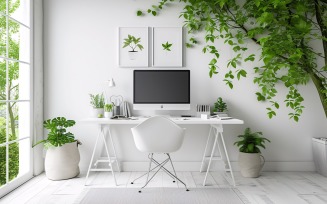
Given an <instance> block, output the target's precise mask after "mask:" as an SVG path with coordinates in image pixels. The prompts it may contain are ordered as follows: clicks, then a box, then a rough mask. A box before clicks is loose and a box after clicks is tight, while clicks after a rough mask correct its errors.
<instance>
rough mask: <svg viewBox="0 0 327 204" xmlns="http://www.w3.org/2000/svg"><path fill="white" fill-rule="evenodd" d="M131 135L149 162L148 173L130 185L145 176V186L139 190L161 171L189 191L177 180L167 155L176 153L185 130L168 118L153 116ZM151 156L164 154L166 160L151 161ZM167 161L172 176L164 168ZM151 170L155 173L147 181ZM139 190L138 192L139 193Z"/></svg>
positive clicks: (135, 128)
mask: <svg viewBox="0 0 327 204" xmlns="http://www.w3.org/2000/svg"><path fill="white" fill-rule="evenodd" d="M132 133H133V137H134V142H135V145H136V147H137V149H138V150H140V151H141V152H146V153H148V154H149V155H148V157H149V159H150V161H149V169H148V172H147V173H145V174H143V175H142V176H140V177H138V178H136V179H135V180H134V181H133V182H131V184H133V183H134V182H135V181H136V180H137V179H139V178H141V177H143V176H145V175H147V179H146V182H145V185H144V186H143V187H142V188H141V189H143V188H144V187H145V186H146V185H147V184H148V183H149V182H150V181H151V180H152V178H153V177H154V176H155V175H156V174H157V173H158V171H159V170H161V169H162V170H163V171H164V172H166V173H167V174H168V175H169V176H170V177H172V178H173V179H174V181H173V182H175V180H178V181H179V182H181V183H182V184H184V186H185V189H186V191H189V190H188V189H187V187H186V185H185V183H184V182H183V181H181V180H180V179H179V178H177V176H176V171H175V168H174V165H173V162H172V160H171V158H170V155H169V153H172V152H176V151H177V150H179V149H180V147H181V146H182V143H183V139H184V134H185V129H184V128H181V127H179V126H178V125H176V124H175V123H174V122H173V121H172V120H170V119H168V118H165V117H162V116H155V117H152V118H149V119H147V120H146V121H144V122H142V123H141V124H139V125H138V126H136V127H134V128H132ZM153 154H166V155H167V159H166V160H164V161H163V162H158V161H156V160H155V159H153ZM169 161H170V163H171V166H172V168H173V171H174V174H173V173H171V172H170V171H169V170H168V169H167V168H165V167H164V165H165V164H166V163H167V162H169ZM152 163H154V164H155V165H156V166H155V167H153V168H152V169H151V164H152ZM156 169H157V170H156ZM153 170H156V172H155V173H154V174H153V175H152V177H151V178H150V179H149V174H150V172H151V171H153ZM141 189H140V190H139V192H140V193H141Z"/></svg>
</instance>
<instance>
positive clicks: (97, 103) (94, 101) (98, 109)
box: [90, 94, 105, 118]
mask: <svg viewBox="0 0 327 204" xmlns="http://www.w3.org/2000/svg"><path fill="white" fill-rule="evenodd" d="M90 98H91V101H90V103H91V105H92V107H93V114H92V116H93V117H96V118H102V117H103V112H104V110H103V108H104V104H105V102H104V97H103V94H95V95H93V94H90Z"/></svg>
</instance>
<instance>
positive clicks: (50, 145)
mask: <svg viewBox="0 0 327 204" xmlns="http://www.w3.org/2000/svg"><path fill="white" fill-rule="evenodd" d="M74 125H75V121H74V120H67V119H66V118H65V117H56V118H53V119H48V120H45V121H44V122H43V127H44V128H45V129H47V130H49V133H48V137H47V138H46V139H44V140H41V141H38V142H37V143H35V145H33V147H35V146H36V145H38V144H41V143H43V144H44V147H45V148H46V149H47V153H46V156H45V163H44V166H45V173H46V176H47V177H48V178H49V179H51V180H62V179H68V178H73V177H76V176H77V175H78V174H79V172H80V171H79V166H78V163H79V161H80V154H79V151H78V144H81V143H80V142H79V141H77V140H76V139H75V138H74V135H73V134H72V133H71V132H67V130H66V128H68V127H72V126H74Z"/></svg>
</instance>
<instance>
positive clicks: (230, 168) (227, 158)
mask: <svg viewBox="0 0 327 204" xmlns="http://www.w3.org/2000/svg"><path fill="white" fill-rule="evenodd" d="M220 137H221V141H222V142H223V147H224V150H225V155H226V160H227V163H228V167H229V171H230V175H231V177H232V180H233V186H234V187H235V185H236V184H235V179H234V174H233V170H232V166H231V164H230V161H229V156H228V152H227V148H226V145H225V141H224V136H223V133H222V132H220Z"/></svg>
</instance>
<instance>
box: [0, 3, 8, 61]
mask: <svg viewBox="0 0 327 204" xmlns="http://www.w3.org/2000/svg"><path fill="white" fill-rule="evenodd" d="M1 2H2V1H1ZM6 19H7V18H6V17H5V16H1V15H0V56H2V57H6V56H7V54H6V53H7V51H6V45H7V29H6V27H7V23H6Z"/></svg>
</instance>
